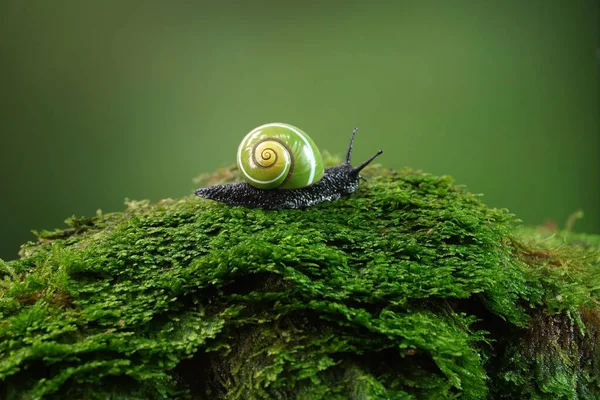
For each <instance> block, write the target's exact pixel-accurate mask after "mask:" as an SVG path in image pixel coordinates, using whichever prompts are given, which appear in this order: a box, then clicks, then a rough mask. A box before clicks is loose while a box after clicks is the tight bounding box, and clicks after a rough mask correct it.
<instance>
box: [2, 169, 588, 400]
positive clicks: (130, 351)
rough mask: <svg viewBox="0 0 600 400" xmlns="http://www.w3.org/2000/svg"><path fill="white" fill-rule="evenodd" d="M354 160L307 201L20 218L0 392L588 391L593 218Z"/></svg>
mask: <svg viewBox="0 0 600 400" xmlns="http://www.w3.org/2000/svg"><path fill="white" fill-rule="evenodd" d="M330 161H331V160H330ZM365 174H366V175H367V177H368V178H369V180H368V182H367V183H364V184H362V185H361V189H360V191H359V193H357V194H356V195H353V196H350V197H348V198H344V199H342V200H339V201H336V202H333V203H327V204H322V205H319V206H317V207H313V208H310V209H307V210H286V211H278V212H268V211H262V210H255V209H246V208H243V207H229V206H225V205H222V204H218V203H213V202H210V201H205V200H200V199H197V198H194V197H192V196H190V197H186V198H182V199H176V200H172V199H167V200H163V201H161V202H158V203H156V204H150V203H149V202H145V201H142V202H128V203H127V208H126V210H124V211H123V212H120V213H109V214H103V213H101V212H98V214H97V215H96V216H94V217H92V218H71V219H69V220H68V221H67V224H68V227H67V228H65V229H60V230H54V231H42V232H38V233H37V234H38V241H37V242H32V243H28V244H26V245H24V246H23V247H22V251H21V256H22V258H21V259H20V260H15V261H11V262H0V279H1V280H0V285H1V291H0V313H1V315H2V320H1V322H0V380H1V383H0V397H2V398H6V399H30V398H31V399H33V398H49V399H64V398H90V399H95V398H98V399H100V398H102V399H106V398H111V399H159V398H196V399H265V398H277V399H452V398H461V399H486V398H510V399H513V398H535V399H597V398H598V397H600V378H599V376H600V356H599V354H600V311H599V310H600V306H599V298H600V256H599V252H598V249H599V248H600V239H599V238H598V237H595V236H585V235H574V234H570V233H556V234H554V235H551V236H548V235H547V234H541V233H538V232H536V231H533V230H526V229H524V228H519V227H518V221H517V220H516V219H515V218H514V216H513V215H511V214H510V213H509V212H508V211H506V210H502V209H492V208H488V207H486V206H485V205H484V204H483V203H482V202H481V201H480V199H479V198H478V196H475V195H473V194H470V193H468V192H467V191H466V190H465V189H464V188H462V187H459V186H456V185H454V183H453V181H452V179H451V178H450V177H436V176H431V175H427V174H424V173H421V172H418V171H411V170H403V171H400V172H395V171H391V170H386V169H383V168H381V167H371V168H369V169H368V170H367V171H366V172H365ZM202 179H203V180H204V181H211V182H217V181H232V180H236V179H237V174H236V171H235V169H223V170H221V171H220V172H219V173H218V174H213V175H210V176H204V177H202Z"/></svg>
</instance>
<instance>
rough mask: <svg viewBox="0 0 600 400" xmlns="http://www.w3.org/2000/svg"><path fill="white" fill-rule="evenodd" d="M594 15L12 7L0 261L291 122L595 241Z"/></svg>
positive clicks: (597, 98)
mask: <svg viewBox="0 0 600 400" xmlns="http://www.w3.org/2000/svg"><path fill="white" fill-rule="evenodd" d="M599 20H600V6H599V2H598V1H597V0H588V1H584V0H577V1H571V2H566V1H561V2H559V1H539V0H538V1H530V2H523V1H503V2H477V1H463V2H460V1H459V2H457V1H452V2H451V1H442V0H440V1H426V2H423V1H410V2H408V1H395V2H392V1H389V2H367V1H355V2H348V1H327V2H317V1H303V2H294V3H292V2H290V3H289V4H286V3H285V2H280V1H253V2H249V1H248V2H246V1H222V2H202V1H200V2H187V1H161V2H159V1H141V0H140V1H86V0H62V1H58V2H50V1H42V0H38V1H16V0H10V1H6V0H5V1H4V2H3V3H2V5H0V34H1V38H2V40H1V41H0V56H1V57H0V73H1V76H2V78H3V83H2V89H1V94H0V102H1V104H0V108H1V111H0V112H1V130H2V136H1V138H2V139H1V140H2V141H1V144H0V148H1V150H2V156H1V158H0V163H1V165H0V167H1V168H0V174H1V175H0V178H1V181H0V182H1V187H0V190H1V191H2V193H1V199H2V200H1V201H2V204H1V205H2V207H1V208H0V209H1V211H0V212H1V214H0V223H1V230H0V239H1V240H0V258H3V259H5V260H8V259H14V258H16V257H17V251H18V248H19V245H20V244H21V243H23V242H25V241H27V240H31V239H33V238H34V236H33V235H32V234H31V230H32V229H36V230H40V229H53V228H55V227H60V226H62V221H63V220H64V219H65V218H67V217H69V216H71V215H77V216H91V215H94V214H95V213H96V210H97V209H102V210H103V211H104V212H110V211H119V210H122V209H123V207H124V206H123V201H124V199H125V198H130V199H150V200H152V201H156V200H159V199H161V198H166V197H179V196H184V195H187V194H190V193H191V192H192V191H193V189H194V188H195V184H194V183H193V181H192V179H193V178H194V177H196V176H197V175H198V174H200V173H202V172H207V171H214V170H216V169H217V168H218V167H220V166H225V165H230V164H232V163H233V162H235V159H234V157H235V152H236V149H237V145H238V143H239V141H240V140H241V138H242V137H243V136H244V135H245V134H246V133H247V132H248V131H250V130H251V129H252V128H254V127H255V126H258V125H260V124H263V123H266V122H274V121H281V122H288V123H291V124H294V125H297V126H299V127H301V128H302V129H304V130H305V131H306V132H308V133H309V134H310V135H311V136H312V137H313V139H314V140H315V141H316V143H317V145H318V146H319V147H320V148H321V149H326V150H329V151H331V152H334V153H338V154H340V155H341V154H343V153H344V151H345V147H346V145H347V141H348V137H349V134H350V131H351V129H352V127H353V126H355V125H357V126H359V127H360V131H359V135H358V136H357V141H356V146H355V153H354V160H363V159H364V158H366V157H367V156H369V155H371V154H372V153H373V152H374V151H375V150H376V149H378V148H383V149H384V150H385V153H384V154H383V156H382V157H381V158H380V159H379V162H381V163H382V164H384V165H385V166H387V167H391V168H397V169H398V168H402V167H405V166H408V167H412V168H416V169H423V170H425V171H427V172H431V173H434V174H449V175H452V176H454V177H455V179H456V181H457V182H458V183H460V184H464V185H466V186H467V187H468V188H469V189H470V190H471V191H473V192H477V193H483V194H484V195H485V196H484V197H483V200H484V201H485V202H486V203H487V204H488V205H490V206H494V207H506V208H509V209H510V210H512V211H513V212H514V213H516V214H517V215H518V216H519V217H520V218H521V219H522V220H524V222H525V223H527V224H532V225H537V224H543V223H545V221H546V220H547V219H552V220H554V221H556V222H557V223H558V224H559V226H561V227H564V223H565V221H566V219H567V218H568V216H569V215H570V214H571V213H573V212H574V211H576V210H579V209H583V210H584V212H585V217H584V219H583V220H581V221H578V222H577V224H576V226H575V228H576V230H577V231H588V232H600V209H599V207H598V204H600V118H599V114H600V95H599V89H600V79H599V76H600V74H599V58H600V50H598V48H600V33H599V32H600V28H599Z"/></svg>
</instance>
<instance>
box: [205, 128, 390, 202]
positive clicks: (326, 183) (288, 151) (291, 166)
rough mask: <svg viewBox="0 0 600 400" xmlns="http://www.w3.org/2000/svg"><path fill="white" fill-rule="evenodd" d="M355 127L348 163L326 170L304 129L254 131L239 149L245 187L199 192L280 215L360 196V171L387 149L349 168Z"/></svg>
mask: <svg viewBox="0 0 600 400" xmlns="http://www.w3.org/2000/svg"><path fill="white" fill-rule="evenodd" d="M357 130H358V129H357V128H354V130H353V131H352V136H351V137H350V144H349V145H348V151H347V153H346V159H345V161H344V162H343V163H342V164H340V165H338V166H335V167H330V168H326V169H325V168H324V167H323V159H322V158H321V152H320V151H319V149H318V148H317V146H316V145H315V143H314V142H313V140H312V139H311V138H310V136H308V135H307V134H306V133H305V132H304V131H302V130H301V129H299V128H297V127H295V126H292V125H289V124H284V123H278V122H274V123H269V124H265V125H261V126H259V127H257V128H254V129H253V130H252V131H250V133H248V134H247V135H246V137H244V139H243V140H242V142H241V143H240V145H239V147H238V152H237V166H238V168H239V170H240V172H241V174H242V176H243V178H244V182H239V183H229V184H223V185H214V186H209V187H205V188H200V189H197V190H196V192H195V194H196V195H197V196H199V197H203V198H205V199H210V200H215V201H220V202H222V203H225V204H229V205H234V206H245V207H249V208H263V209H267V210H279V209H285V208H306V207H311V206H314V205H315V204H319V203H322V202H324V201H334V200H337V199H339V198H341V197H342V196H346V195H349V194H351V193H354V192H356V190H357V189H358V182H359V180H360V179H361V178H362V177H361V176H360V171H361V170H362V169H363V168H364V167H366V166H367V165H369V163H371V161H373V160H374V159H375V158H376V157H378V156H379V155H380V154H381V153H383V150H379V151H377V153H375V154H374V155H373V156H371V157H370V158H369V159H368V160H366V161H365V162H363V163H362V164H360V165H359V166H357V167H356V168H355V167H353V166H352V165H350V157H351V155H352V146H353V143H354V136H355V135H356V131H357Z"/></svg>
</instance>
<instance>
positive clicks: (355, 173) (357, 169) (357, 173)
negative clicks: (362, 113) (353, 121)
mask: <svg viewBox="0 0 600 400" xmlns="http://www.w3.org/2000/svg"><path fill="white" fill-rule="evenodd" d="M356 131H358V127H354V129H353V130H352V136H351V137H350V144H349V145H348V152H347V153H346V161H345V164H347V165H350V166H351V164H350V157H351V156H352V147H353V145H354V136H356ZM382 153H383V150H381V149H380V150H378V151H377V153H375V154H373V155H372V156H371V157H369V159H367V160H366V161H364V162H363V163H361V164H360V165H359V166H358V167H352V171H351V172H350V174H351V175H353V176H358V178H359V179H363V180H364V181H366V179H365V178H364V177H363V176H361V175H360V171H362V169H363V168H365V167H366V166H367V165H369V164H370V163H371V162H372V161H373V160H374V159H376V158H377V157H379V156H380V155H381V154H382Z"/></svg>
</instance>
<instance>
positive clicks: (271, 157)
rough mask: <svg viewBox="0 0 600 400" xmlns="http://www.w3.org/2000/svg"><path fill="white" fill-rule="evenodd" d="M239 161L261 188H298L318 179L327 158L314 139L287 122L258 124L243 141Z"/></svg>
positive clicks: (246, 175) (245, 173) (248, 177)
mask: <svg viewBox="0 0 600 400" xmlns="http://www.w3.org/2000/svg"><path fill="white" fill-rule="evenodd" d="M237 164H238V168H239V170H240V172H241V173H242V176H243V177H244V179H245V180H246V182H248V183H249V184H250V185H252V186H254V187H256V188H259V189H274V188H278V189H298V188H302V187H305V186H309V185H312V184H313V183H315V182H318V181H319V180H320V179H321V177H322V176H323V171H324V168H323V160H322V158H321V153H320V152H319V149H318V148H317V146H316V145H315V143H314V142H313V141H312V139H311V138H310V137H309V136H308V135H307V134H306V133H304V132H303V131H302V130H301V129H299V128H296V127H295V126H292V125H289V124H283V123H270V124H265V125H261V126H259V127H257V128H254V129H253V130H252V131H250V133H248V134H247V135H246V137H245V138H244V139H243V140H242V142H241V143H240V146H239V148H238V153H237Z"/></svg>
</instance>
